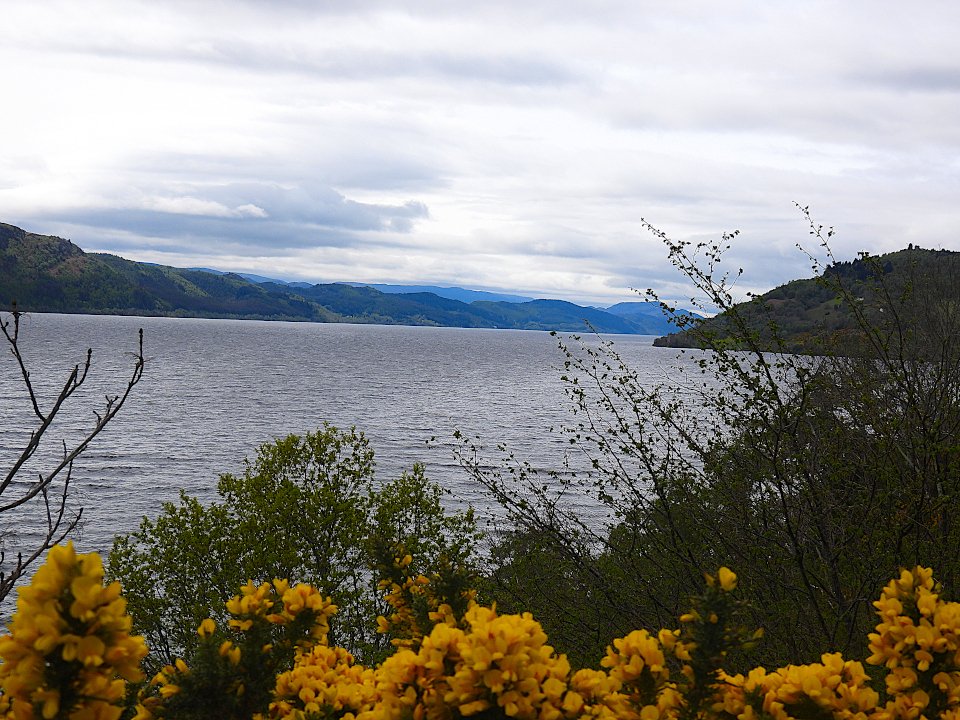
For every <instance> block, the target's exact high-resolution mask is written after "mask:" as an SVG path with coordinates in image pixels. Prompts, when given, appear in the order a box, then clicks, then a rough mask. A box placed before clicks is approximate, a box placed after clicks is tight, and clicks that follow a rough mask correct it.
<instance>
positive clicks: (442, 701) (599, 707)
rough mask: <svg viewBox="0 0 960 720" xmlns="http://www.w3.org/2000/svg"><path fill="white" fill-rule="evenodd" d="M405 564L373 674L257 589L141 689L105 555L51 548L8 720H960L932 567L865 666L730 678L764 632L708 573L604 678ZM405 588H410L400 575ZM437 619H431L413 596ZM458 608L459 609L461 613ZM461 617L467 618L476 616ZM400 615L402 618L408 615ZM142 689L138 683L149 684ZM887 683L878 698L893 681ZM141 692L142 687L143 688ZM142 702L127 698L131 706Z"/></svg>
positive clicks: (955, 635)
mask: <svg viewBox="0 0 960 720" xmlns="http://www.w3.org/2000/svg"><path fill="white" fill-rule="evenodd" d="M411 564H412V563H411V559H410V558H409V557H407V556H402V557H396V558H394V569H395V571H396V577H395V578H394V579H386V580H384V582H383V583H382V587H383V588H384V589H385V590H387V591H388V594H389V597H390V602H389V606H390V608H391V612H390V616H389V617H383V618H380V619H379V621H378V622H379V624H380V625H381V626H385V627H394V628H396V627H398V626H400V625H402V626H403V627H405V628H407V630H408V632H407V634H406V636H405V637H397V638H395V642H394V643H393V644H394V646H395V651H394V652H393V653H392V654H391V655H390V656H389V657H387V658H386V659H385V660H383V661H382V662H381V663H379V664H378V665H376V666H374V667H364V666H362V665H360V664H358V663H356V662H355V660H354V658H353V656H352V655H351V654H350V653H349V652H348V651H347V650H345V649H344V648H341V647H333V646H330V645H329V638H330V636H329V630H330V620H331V618H332V617H333V616H334V613H335V612H336V610H337V608H336V607H335V606H334V605H333V604H332V603H331V602H330V600H329V599H327V598H324V597H322V596H321V595H320V593H318V592H317V591H316V590H315V589H314V588H311V587H309V586H307V585H294V586H291V585H290V583H288V582H287V581H284V580H274V581H273V582H270V583H262V584H260V585H255V584H254V583H248V584H247V585H246V586H244V587H243V588H242V589H241V592H240V594H239V595H237V596H235V597H234V598H232V599H231V600H230V601H228V602H227V604H226V611H227V615H228V617H229V620H228V621H227V622H226V623H225V624H223V625H218V624H217V623H216V622H214V621H213V620H212V619H206V620H204V621H203V622H201V623H200V625H199V627H198V628H197V629H196V635H197V638H198V641H197V643H195V644H194V646H193V648H192V650H191V651H190V652H189V654H188V655H187V656H186V657H184V658H178V659H177V660H176V661H175V662H174V663H172V664H171V665H168V666H166V667H164V668H163V669H162V670H161V671H160V672H158V673H156V674H155V676H154V677H153V678H152V679H150V680H149V681H148V682H145V683H142V682H140V680H141V672H140V670H139V667H138V664H139V662H140V661H141V660H142V659H143V658H144V656H145V655H146V653H147V650H146V647H145V644H144V642H143V639H142V638H141V637H138V636H132V635H130V633H129V630H130V625H131V623H130V619H129V617H128V616H127V615H126V614H125V603H124V600H123V598H122V597H121V596H120V588H119V586H118V584H117V583H116V582H114V583H111V584H109V585H104V583H103V572H102V569H101V566H100V560H99V557H98V556H97V555H96V554H90V555H77V554H76V553H75V552H74V550H73V548H72V546H70V545H67V546H65V547H56V548H54V549H53V550H51V552H50V554H49V556H48V558H47V562H46V564H45V565H44V566H43V567H41V568H40V569H39V570H38V571H37V573H36V574H35V575H34V577H33V580H32V582H31V584H30V586H29V587H25V588H23V589H21V590H20V598H19V603H18V608H17V613H16V616H15V618H14V620H13V623H12V625H11V627H10V634H9V635H8V636H6V637H4V638H2V639H0V659H2V661H3V664H2V665H0V690H2V696H0V713H2V714H3V716H4V717H7V718H15V719H17V720H28V719H32V718H44V719H45V720H60V719H66V718H71V719H77V720H79V719H81V718H97V719H104V720H116V719H117V718H120V717H121V716H122V715H124V714H125V713H126V715H127V716H128V717H135V718H136V719H137V720H150V719H152V718H183V719H186V720H192V719H194V718H198V719H199V718H211V719H212V718H224V719H228V720H229V719H232V718H236V719H237V720H240V719H243V720H267V719H268V718H270V719H272V720H280V719H281V718H283V719H290V720H317V719H320V718H323V719H340V718H345V719H348V720H457V719H459V718H478V719H483V720H488V719H493V718H498V719H501V718H502V719H505V718H516V719H517V720H574V719H579V718H584V719H586V718H596V719H597V720H693V719H695V718H696V719H702V720H734V718H736V720H761V719H763V720H794V719H795V720H901V719H902V720H924V719H926V718H944V719H947V718H949V719H951V720H952V719H954V718H958V717H960V603H955V602H948V601H946V600H944V599H943V598H941V597H940V588H939V586H938V585H937V583H936V582H935V581H934V580H933V574H932V572H931V571H930V570H929V569H925V568H921V567H917V568H915V569H914V570H912V571H910V570H904V571H903V572H902V573H901V575H900V577H899V578H896V579H895V580H893V581H891V582H890V583H889V584H888V585H887V586H886V588H885V589H884V590H883V593H882V595H881V597H880V599H879V600H877V601H875V602H874V603H873V604H874V608H875V610H876V614H877V616H878V617H879V622H878V624H877V625H876V628H875V632H873V633H871V634H870V636H869V638H868V642H869V648H870V655H869V656H868V657H867V658H866V663H867V664H868V665H870V666H873V668H874V670H875V676H876V679H874V677H872V676H871V674H869V673H868V672H867V671H866V669H865V666H864V664H863V663H861V662H859V661H854V660H849V659H845V658H844V657H843V656H842V655H841V654H840V653H827V654H824V655H823V656H822V657H821V660H820V662H817V663H810V664H804V665H787V666H785V667H782V668H779V669H777V670H773V671H769V670H767V669H765V668H763V667H756V668H753V669H751V670H748V671H747V672H743V673H732V672H729V671H728V667H727V666H728V661H729V658H730V657H731V656H732V655H733V654H735V653H742V652H744V651H749V649H750V648H751V647H752V646H753V645H755V644H756V643H757V642H758V641H759V639H760V633H759V632H750V631H749V629H748V628H746V627H745V626H744V624H743V619H744V617H745V610H746V608H745V607H744V604H743V602H742V601H740V600H738V599H737V592H736V589H737V577H736V575H735V574H734V573H733V572H731V571H730V570H729V569H727V568H721V569H720V571H719V572H718V573H717V574H716V575H715V576H711V575H708V576H707V577H706V583H705V587H703V588H702V592H701V594H700V595H699V596H698V597H696V598H694V599H693V600H692V604H691V607H690V610H689V611H688V612H686V613H684V614H683V615H682V616H681V617H680V618H679V626H678V627H676V628H674V629H663V630H660V631H659V632H656V633H652V632H649V631H647V630H636V631H633V632H631V633H629V634H627V635H626V636H625V637H623V638H619V639H617V640H615V641H614V642H613V643H612V644H611V645H610V646H609V647H608V648H607V651H606V654H605V656H604V657H603V658H602V660H601V662H600V667H599V668H582V669H576V670H575V669H573V668H572V667H571V665H570V662H569V661H568V660H567V657H566V656H565V655H563V654H559V653H557V652H556V651H555V650H554V648H553V647H551V646H550V645H549V644H548V640H547V635H546V633H545V632H544V631H543V629H542V628H541V626H540V624H539V623H538V622H537V621H536V620H534V618H533V617H532V616H531V615H530V614H529V613H524V614H521V615H502V614H499V613H498V612H497V610H496V608H495V607H488V606H484V605H480V604H478V603H477V602H476V601H475V600H474V599H473V596H472V593H471V592H469V591H465V592H463V593H461V594H459V595H458V596H457V597H444V596H442V595H440V594H437V592H436V591H435V589H434V588H435V585H434V582H433V581H434V580H436V578H433V579H431V578H427V577H425V576H423V575H414V574H413V571H412V570H410V568H411ZM398 578H403V580H402V581H401V582H397V579H398ZM414 601H420V602H421V604H423V605H424V606H425V607H429V608H432V609H431V610H429V612H428V613H427V615H426V616H425V620H424V623H425V624H421V622H420V621H419V620H418V619H417V613H416V612H415V611H414V609H413V608H411V607H410V604H409V603H411V602H414ZM450 601H452V602H453V604H451V602H450ZM458 608H462V611H460V610H459V609H458ZM398 618H401V620H400V621H398ZM138 683H139V684H138ZM878 685H879V687H877V686H878ZM132 691H135V692H132ZM125 698H127V699H126V700H125Z"/></svg>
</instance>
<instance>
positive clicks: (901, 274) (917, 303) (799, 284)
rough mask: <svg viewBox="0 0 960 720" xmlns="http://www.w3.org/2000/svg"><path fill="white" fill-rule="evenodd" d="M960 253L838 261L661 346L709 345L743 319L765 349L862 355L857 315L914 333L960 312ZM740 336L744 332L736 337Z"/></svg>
mask: <svg viewBox="0 0 960 720" xmlns="http://www.w3.org/2000/svg"><path fill="white" fill-rule="evenodd" d="M957 278H960V253H957V252H952V251H947V250H926V249H923V248H915V247H913V246H911V247H909V248H908V249H906V250H900V251H897V252H893V253H888V254H885V255H879V256H875V257H874V256H862V257H859V258H857V259H856V260H852V261H846V262H834V263H833V264H831V265H829V266H827V267H826V268H825V269H824V272H823V273H822V275H821V276H818V277H814V278H808V279H804V280H794V281H792V282H789V283H787V284H785V285H781V286H780V287H778V288H775V289H773V290H771V291H770V292H767V293H764V294H763V295H760V296H758V297H755V298H752V299H751V300H749V301H747V302H744V303H740V304H738V305H736V306H735V308H734V309H735V310H736V314H735V315H734V314H733V313H731V312H730V311H728V312H726V313H723V314H721V315H717V316H716V317H713V318H710V319H707V320H701V321H694V323H693V324H692V325H690V326H689V327H688V329H686V330H684V331H682V332H677V333H674V334H672V335H667V336H665V337H661V338H658V339H657V340H656V341H654V344H655V345H657V346H659V347H706V346H708V345H709V344H710V343H709V342H707V341H706V339H707V338H712V339H713V340H714V341H716V340H719V339H723V338H725V337H727V336H728V335H730V334H731V323H735V322H742V323H743V325H744V327H745V328H746V329H747V330H749V331H750V333H752V335H753V337H754V338H755V339H756V341H757V343H758V344H759V346H761V347H766V348H768V349H770V350H786V351H790V352H810V353H818V352H821V351H827V352H833V351H837V350H839V351H843V352H857V351H861V350H866V349H867V348H866V347H865V346H864V344H865V343H867V342H868V339H867V338H866V337H864V335H863V332H862V330H861V327H862V325H863V324H862V323H858V322H857V318H856V316H857V314H860V315H861V316H862V317H863V318H864V319H866V320H867V321H869V324H871V325H872V326H874V327H876V328H878V329H879V331H880V333H881V335H883V334H886V335H891V334H898V335H901V336H909V335H916V334H917V333H918V332H919V330H920V329H921V328H922V327H923V325H924V323H931V322H933V323H935V322H938V320H937V318H938V316H939V317H941V319H942V317H943V314H944V313H953V312H955V311H956V309H957V308H960V283H958V282H957ZM734 334H735V335H737V336H740V335H741V334H742V332H739V331H738V332H736V333H734Z"/></svg>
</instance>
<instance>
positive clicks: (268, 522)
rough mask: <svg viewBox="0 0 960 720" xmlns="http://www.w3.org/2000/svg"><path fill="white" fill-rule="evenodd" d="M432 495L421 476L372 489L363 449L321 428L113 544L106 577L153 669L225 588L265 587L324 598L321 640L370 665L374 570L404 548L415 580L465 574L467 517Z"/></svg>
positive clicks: (471, 531)
mask: <svg viewBox="0 0 960 720" xmlns="http://www.w3.org/2000/svg"><path fill="white" fill-rule="evenodd" d="M441 493H442V491H441V490H440V488H438V487H437V486H436V485H435V484H434V483H432V482H430V481H429V480H428V479H427V478H426V477H425V476H424V473H423V468H422V467H420V466H415V467H414V469H413V471H412V472H410V473H405V474H404V475H403V476H402V477H400V478H399V479H397V480H394V481H392V482H388V483H386V484H385V485H383V487H381V488H377V487H376V486H375V484H374V463H373V452H372V451H371V450H370V448H369V445H368V443H367V440H366V438H365V437H364V436H363V435H362V434H361V433H358V432H357V431H356V430H350V431H340V430H338V429H336V428H334V427H331V426H324V427H323V428H321V429H319V430H318V431H316V432H314V433H307V434H306V435H305V436H303V437H300V436H296V435H291V436H289V437H287V438H284V439H280V440H277V441H276V442H273V443H267V444H264V445H262V446H261V447H260V449H259V450H258V452H257V456H256V458H255V459H254V460H253V461H252V462H248V463H247V467H246V469H245V471H244V473H243V474H242V475H231V474H224V475H222V476H221V478H220V482H219V484H218V494H219V496H220V501H219V502H215V503H212V504H210V505H209V506H204V505H202V504H201V503H200V502H199V501H198V500H196V499H195V498H192V497H189V496H187V495H182V496H181V499H180V503H179V504H173V503H168V504H166V505H165V506H164V508H163V512H162V513H161V514H160V516H159V517H158V518H157V519H156V520H149V519H146V518H145V519H144V520H143V522H142V523H141V526H140V529H139V530H138V531H137V532H135V533H132V534H130V535H127V536H120V537H118V538H117V539H116V541H115V543H114V548H113V551H112V552H111V553H110V557H109V561H108V565H107V569H108V573H109V575H110V577H112V578H116V579H119V580H120V581H121V582H122V583H123V585H124V587H125V588H126V589H127V595H128V598H129V604H130V612H131V614H132V616H133V618H134V627H135V629H136V631H137V632H139V633H141V634H143V635H144V636H145V637H146V638H147V641H148V643H149V645H150V647H151V649H152V655H151V660H150V662H152V663H154V664H155V665H162V664H166V663H170V662H173V659H174V658H175V657H176V656H177V655H178V654H179V653H181V652H183V651H185V650H190V649H191V648H192V647H194V646H195V645H196V642H197V638H196V635H195V633H194V632H193V630H194V628H196V627H197V626H198V625H199V623H200V622H201V621H202V620H203V619H205V618H206V617H207V615H208V613H209V612H210V608H223V607H224V603H226V602H227V600H229V599H230V597H232V595H233V593H234V592H235V588H237V587H239V586H240V585H243V584H244V583H246V582H248V581H251V582H253V583H255V584H260V583H264V582H271V581H272V580H273V579H275V578H291V579H293V580H295V581H296V582H305V583H309V584H311V585H312V586H314V587H316V588H317V589H318V590H319V591H320V592H321V593H322V594H323V595H329V596H332V597H333V598H334V601H335V602H336V603H337V606H338V607H339V608H340V611H339V613H338V614H337V616H336V618H335V619H334V620H333V621H332V624H331V628H330V633H331V638H332V640H333V641H334V642H336V643H338V644H341V645H343V646H345V647H348V648H350V649H351V650H352V651H353V652H354V653H356V654H357V655H358V656H360V657H365V658H372V657H377V656H379V655H380V654H382V653H383V652H384V650H385V648H386V647H387V646H388V640H389V638H384V637H381V636H379V635H378V634H377V633H376V623H375V618H376V616H377V615H378V614H379V610H380V609H381V608H382V607H383V600H382V598H381V597H380V592H379V589H378V586H377V577H375V574H374V572H373V569H374V568H378V567H382V566H385V565H392V563H393V560H394V557H395V556H396V553H397V552H400V551H401V549H403V548H410V549H411V550H412V551H415V552H416V553H417V557H418V566H417V570H418V572H421V573H426V574H433V573H442V574H444V575H445V576H446V575H449V574H450V573H451V572H453V569H455V570H456V572H457V573H460V574H462V575H463V576H465V577H467V578H469V577H471V573H472V572H473V563H474V556H475V555H474V554H475V548H476V543H477V540H478V535H477V533H476V530H475V525H474V521H473V516H472V513H471V512H470V511H467V512H459V513H454V514H447V513H445V512H444V509H443V506H442V504H441ZM402 552H406V550H403V551H402ZM188 588H189V590H187V589H188ZM214 620H216V622H217V623H218V624H220V625H222V624H224V623H226V622H227V620H228V618H227V616H226V615H225V614H223V613H222V612H221V614H220V615H215V616H214Z"/></svg>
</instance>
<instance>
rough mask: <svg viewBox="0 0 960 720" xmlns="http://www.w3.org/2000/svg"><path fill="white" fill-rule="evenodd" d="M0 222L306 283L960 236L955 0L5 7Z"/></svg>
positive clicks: (763, 280)
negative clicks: (731, 235)
mask: <svg viewBox="0 0 960 720" xmlns="http://www.w3.org/2000/svg"><path fill="white" fill-rule="evenodd" d="M0 12H2V20H3V22H2V26H3V37H2V40H0V93H2V112H0V142H2V143H3V145H2V151H0V221H3V222H8V223H12V224H15V225H19V226H21V227H24V228H25V229H27V230H32V231H34V232H41V233H52V234H57V235H60V236H63V237H68V238H71V239H72V240H73V241H74V242H75V243H77V244H78V245H79V246H80V247H82V248H83V249H85V250H88V251H106V252H112V253H117V254H119V255H122V256H124V257H127V258H130V259H134V260H142V261H150V262H158V263H164V264H170V265H176V266H210V267H215V268H220V269H224V270H237V271H248V272H256V273H260V274H263V275H269V276H273V277H282V278H286V279H305V280H312V281H326V282H329V281H338V280H353V281H363V282H388V283H429V284H442V285H461V286H465V287H471V288H481V289H483V288H502V289H506V290H510V291H516V292H522V293H525V294H531V295H536V296H541V297H557V298H565V299H570V300H574V301H581V302H588V301H589V302H597V303H600V302H606V303H612V302H616V301H619V300H626V299H631V293H630V288H640V289H645V288H648V287H653V288H655V289H657V290H658V291H660V292H661V293H662V294H663V295H665V296H666V297H669V298H675V299H682V298H684V297H685V296H687V295H689V293H690V291H689V290H687V289H685V287H684V285H683V283H682V282H681V280H682V279H681V278H680V276H679V275H678V274H677V273H676V272H675V271H673V270H672V269H671V267H670V266H669V264H668V263H667V260H666V251H665V249H664V247H663V245H662V244H661V242H660V240H659V239H657V238H656V237H655V236H654V235H653V234H652V233H650V232H649V231H647V230H645V229H644V228H643V226H642V224H641V218H646V219H647V220H648V221H650V222H651V223H652V224H653V225H655V226H657V227H659V228H661V229H662V230H664V231H666V232H667V233H668V234H669V235H670V236H671V237H672V238H674V239H676V240H689V241H693V242H697V241H700V240H706V239H711V238H717V237H720V236H721V234H722V233H723V232H724V231H727V230H735V229H739V230H740V231H741V234H740V236H739V237H738V238H737V239H736V241H735V243H734V246H733V248H732V250H731V251H730V252H729V253H728V256H729V263H730V266H731V269H733V270H736V268H738V267H743V268H744V270H745V273H744V276H743V278H742V280H741V281H740V284H739V285H738V291H739V292H744V293H745V292H747V291H764V290H767V289H770V288H771V287H774V286H776V285H778V284H781V283H783V282H785V281H787V280H790V279H793V278H796V277H804V276H809V275H810V265H809V261H808V260H807V259H806V258H805V257H804V256H803V255H802V254H801V253H800V252H799V251H797V250H796V248H795V245H796V243H797V242H804V243H806V242H807V241H808V238H809V236H808V234H807V226H806V224H805V221H804V219H803V217H802V216H801V214H800V213H799V212H798V211H797V209H796V208H795V207H794V205H793V203H794V202H795V201H796V202H800V203H802V204H803V205H809V206H810V208H811V211H812V212H813V214H814V216H815V218H816V219H817V220H818V221H819V222H821V223H823V224H825V225H833V226H835V227H836V228H837V232H838V234H837V237H836V238H835V243H834V251H835V254H836V255H837V256H838V258H840V259H849V258H850V257H852V256H853V255H854V254H855V253H856V252H857V251H859V250H868V251H870V252H872V253H880V252H884V251H888V250H893V249H897V248H901V247H905V246H906V245H907V243H909V242H913V243H916V244H919V245H921V246H923V247H936V248H940V247H942V248H948V249H954V250H960V42H958V41H957V38H958V37H960V3H956V2H954V1H952V0H951V1H950V2H922V3H905V2H902V0H900V1H897V2H887V1H884V0H880V1H877V0H870V1H866V0H864V1H862V2H856V1H849V2H837V1H836V0H830V1H828V2H804V1H802V0H790V2H779V1H775V0H765V1H764V2H757V1H756V0H753V1H752V2H726V1H723V0H720V1H716V2H707V1H706V0H704V1H703V2H683V1H682V0H680V1H678V0H672V1H671V2H662V1H660V0H658V1H656V2H652V1H651V2H643V1H639V0H628V1H626V2H603V1H602V0H600V1H597V0H591V1H590V2H568V1H566V0H554V1H553V2H547V1H546V0H544V1H542V2H541V1H537V0H520V1H518V0H503V1H498V0H494V1H490V0H480V1H473V2H460V1H459V0H439V1H438V2H421V3H403V2H365V1H363V0H351V1H350V2H346V1H343V2H339V1H330V0H324V1H317V2H310V1H309V0H286V1H284V0H280V1H277V0H274V1H272V2H266V1H264V2H256V1H253V0H250V1H248V2H240V1H235V2H227V1H226V0H224V1H223V2H202V1H199V0H189V1H186V0H185V1H184V2H174V1H171V0H163V1H160V0H150V2H145V3H139V2H133V1H131V0H122V1H119V0H118V1H116V2H110V1H104V2H77V1H76V0H70V1H69V2H62V3H60V2H47V1H45V0H36V1H35V2H15V1H10V0H0Z"/></svg>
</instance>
